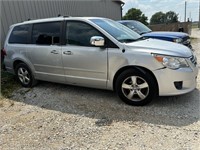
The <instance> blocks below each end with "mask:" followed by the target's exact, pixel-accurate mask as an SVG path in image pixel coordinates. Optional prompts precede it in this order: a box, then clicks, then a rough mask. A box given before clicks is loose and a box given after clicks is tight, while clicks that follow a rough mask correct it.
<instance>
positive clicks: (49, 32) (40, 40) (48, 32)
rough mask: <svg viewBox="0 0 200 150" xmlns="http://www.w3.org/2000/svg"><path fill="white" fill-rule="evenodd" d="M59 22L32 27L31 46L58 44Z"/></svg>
mask: <svg viewBox="0 0 200 150" xmlns="http://www.w3.org/2000/svg"><path fill="white" fill-rule="evenodd" d="M60 31H61V22H48V23H38V24H34V25H33V33H32V44H39V45H55V44H59V43H60V33H61V32H60Z"/></svg>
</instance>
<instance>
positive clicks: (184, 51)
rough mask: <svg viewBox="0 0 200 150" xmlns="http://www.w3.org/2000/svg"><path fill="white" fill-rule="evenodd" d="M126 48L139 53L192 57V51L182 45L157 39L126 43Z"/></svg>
mask: <svg viewBox="0 0 200 150" xmlns="http://www.w3.org/2000/svg"><path fill="white" fill-rule="evenodd" d="M125 46H126V47H127V49H131V50H134V51H138V52H147V53H156V54H163V55H171V56H177V57H185V58H187V57H190V56H191V55H192V51H191V50H190V49H189V48H188V47H186V46H184V45H182V44H176V43H172V42H168V41H163V40H157V39H146V40H140V41H136V42H132V43H125Z"/></svg>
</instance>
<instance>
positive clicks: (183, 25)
mask: <svg viewBox="0 0 200 150" xmlns="http://www.w3.org/2000/svg"><path fill="white" fill-rule="evenodd" d="M149 28H151V30H152V31H175V32H185V33H188V34H191V29H192V23H191V22H177V23H170V24H157V25H149Z"/></svg>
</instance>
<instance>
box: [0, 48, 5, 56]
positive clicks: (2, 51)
mask: <svg viewBox="0 0 200 150" xmlns="http://www.w3.org/2000/svg"><path fill="white" fill-rule="evenodd" d="M1 55H3V56H6V50H5V49H4V48H3V49H2V50H1Z"/></svg>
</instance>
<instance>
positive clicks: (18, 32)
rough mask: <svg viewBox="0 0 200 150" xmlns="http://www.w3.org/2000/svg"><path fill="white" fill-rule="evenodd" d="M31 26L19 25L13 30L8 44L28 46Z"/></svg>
mask: <svg viewBox="0 0 200 150" xmlns="http://www.w3.org/2000/svg"><path fill="white" fill-rule="evenodd" d="M29 29H30V26H29V25H19V26H16V27H14V28H13V30H12V32H11V34H10V38H9V40H8V43H13V44H14V43H15V44H27V43H28V35H29Z"/></svg>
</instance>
